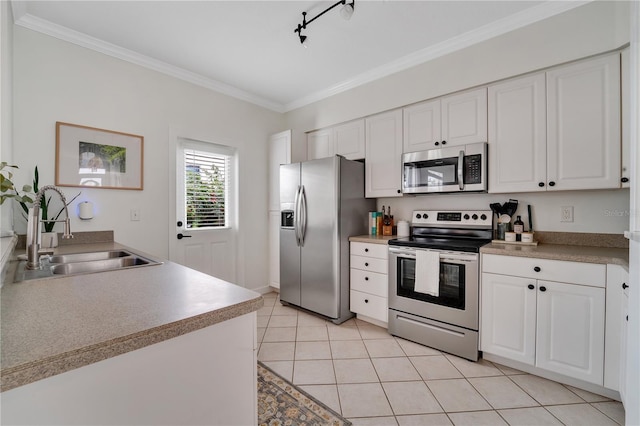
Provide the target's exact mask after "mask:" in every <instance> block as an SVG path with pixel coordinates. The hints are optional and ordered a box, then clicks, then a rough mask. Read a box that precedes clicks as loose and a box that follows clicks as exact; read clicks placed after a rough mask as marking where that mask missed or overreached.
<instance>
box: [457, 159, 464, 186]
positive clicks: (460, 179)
mask: <svg viewBox="0 0 640 426" xmlns="http://www.w3.org/2000/svg"><path fill="white" fill-rule="evenodd" d="M463 167H464V151H462V150H460V154H458V187H459V188H460V191H462V190H463V189H464V170H463Z"/></svg>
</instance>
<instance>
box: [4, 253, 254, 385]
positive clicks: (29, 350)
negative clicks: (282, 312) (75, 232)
mask: <svg viewBox="0 0 640 426" xmlns="http://www.w3.org/2000/svg"><path fill="white" fill-rule="evenodd" d="M118 248H128V247H125V246H122V245H120V244H117V243H93V244H74V245H67V246H62V247H58V248H57V249H56V254H59V253H73V252H84V251H101V250H111V249H118ZM130 250H132V251H133V252H136V253H140V254H142V255H144V256H146V257H150V258H152V259H154V257H153V256H148V255H146V254H144V253H141V252H139V251H138V250H135V249H130ZM17 263H18V262H17V261H16V260H15V258H12V260H11V261H9V263H8V265H7V268H10V269H8V271H7V274H6V277H5V282H6V283H5V284H4V286H3V287H2V293H1V296H2V297H1V299H2V300H1V304H2V306H1V309H2V310H1V326H0V327H1V330H0V332H1V335H0V336H1V340H0V344H1V359H0V363H1V366H2V370H1V391H6V390H9V389H12V388H15V387H18V386H22V385H25V384H28V383H31V382H34V381H37V380H41V379H44V378H46V377H50V376H54V375H56V374H60V373H64V372H65V371H69V370H72V369H75V368H79V367H82V366H85V365H89V364H92V363H95V362H98V361H101V360H104V359H107V358H111V357H114V356H116V355H120V354H123V353H126V352H129V351H133V350H136V349H140V348H142V347H145V346H148V345H152V344H154V343H158V342H161V341H163V340H167V339H170V338H173V337H176V336H179V335H182V334H186V333H189V332H191V331H195V330H198V329H201V328H204V327H208V326H210V325H214V324H216V323H219V322H223V321H226V320H228V319H231V318H235V317H238V316H241V315H244V314H248V313H250V312H253V311H256V310H258V309H260V308H261V307H262V306H263V304H264V301H263V299H262V296H260V294H258V293H256V292H254V291H251V290H247V289H245V288H242V287H239V286H237V285H233V284H231V283H228V282H226V281H223V280H220V279H217V278H214V277H212V276H210V275H206V274H203V273H200V272H197V271H195V270H192V269H189V268H186V267H183V266H180V265H178V264H176V263H173V262H167V261H165V262H164V263H162V264H160V265H153V266H144V267H139V268H131V269H125V270H118V271H108V272H101V273H94V274H84V275H75V276H66V277H60V278H48V279H42V280H32V281H23V282H20V283H12V282H11V281H13V273H14V270H15V267H16V265H17Z"/></svg>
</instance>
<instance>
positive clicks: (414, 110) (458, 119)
mask: <svg viewBox="0 0 640 426" xmlns="http://www.w3.org/2000/svg"><path fill="white" fill-rule="evenodd" d="M403 118H404V135H403V136H404V138H403V139H404V142H403V145H404V152H414V151H424V150H427V149H433V148H438V147H440V146H442V145H445V146H449V145H464V144H468V143H474V142H486V141H487V89H486V88H485V87H483V88H480V89H474V90H469V91H466V92H462V93H458V94H455V95H450V96H445V97H442V98H438V99H433V100H430V101H426V102H421V103H419V104H416V105H412V106H409V107H406V108H404V110H403Z"/></svg>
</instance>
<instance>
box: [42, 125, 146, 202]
mask: <svg viewBox="0 0 640 426" xmlns="http://www.w3.org/2000/svg"><path fill="white" fill-rule="evenodd" d="M143 160H144V137H143V136H140V135H133V134H130V133H123V132H116V131H113V130H105V129H98V128H95V127H89V126H81V125H78V124H71V123H63V122H60V121H58V122H56V181H55V182H56V183H55V184H56V186H75V187H91V188H101V189H130V190H142V189H143V187H144V185H143V178H144V173H143V172H144V161H143Z"/></svg>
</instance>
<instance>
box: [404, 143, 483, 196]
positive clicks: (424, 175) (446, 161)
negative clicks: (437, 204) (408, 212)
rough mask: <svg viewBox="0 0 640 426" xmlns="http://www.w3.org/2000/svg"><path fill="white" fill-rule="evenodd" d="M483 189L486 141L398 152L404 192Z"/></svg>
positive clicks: (477, 190)
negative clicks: (404, 152) (400, 159)
mask: <svg viewBox="0 0 640 426" xmlns="http://www.w3.org/2000/svg"><path fill="white" fill-rule="evenodd" d="M486 191H487V143H486V142H480V143H474V144H468V145H459V146H450V147H446V148H438V149H430V150H427V151H419V152H409V153H406V154H403V155H402V192H403V193H405V194H425V193H445V192H486Z"/></svg>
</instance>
